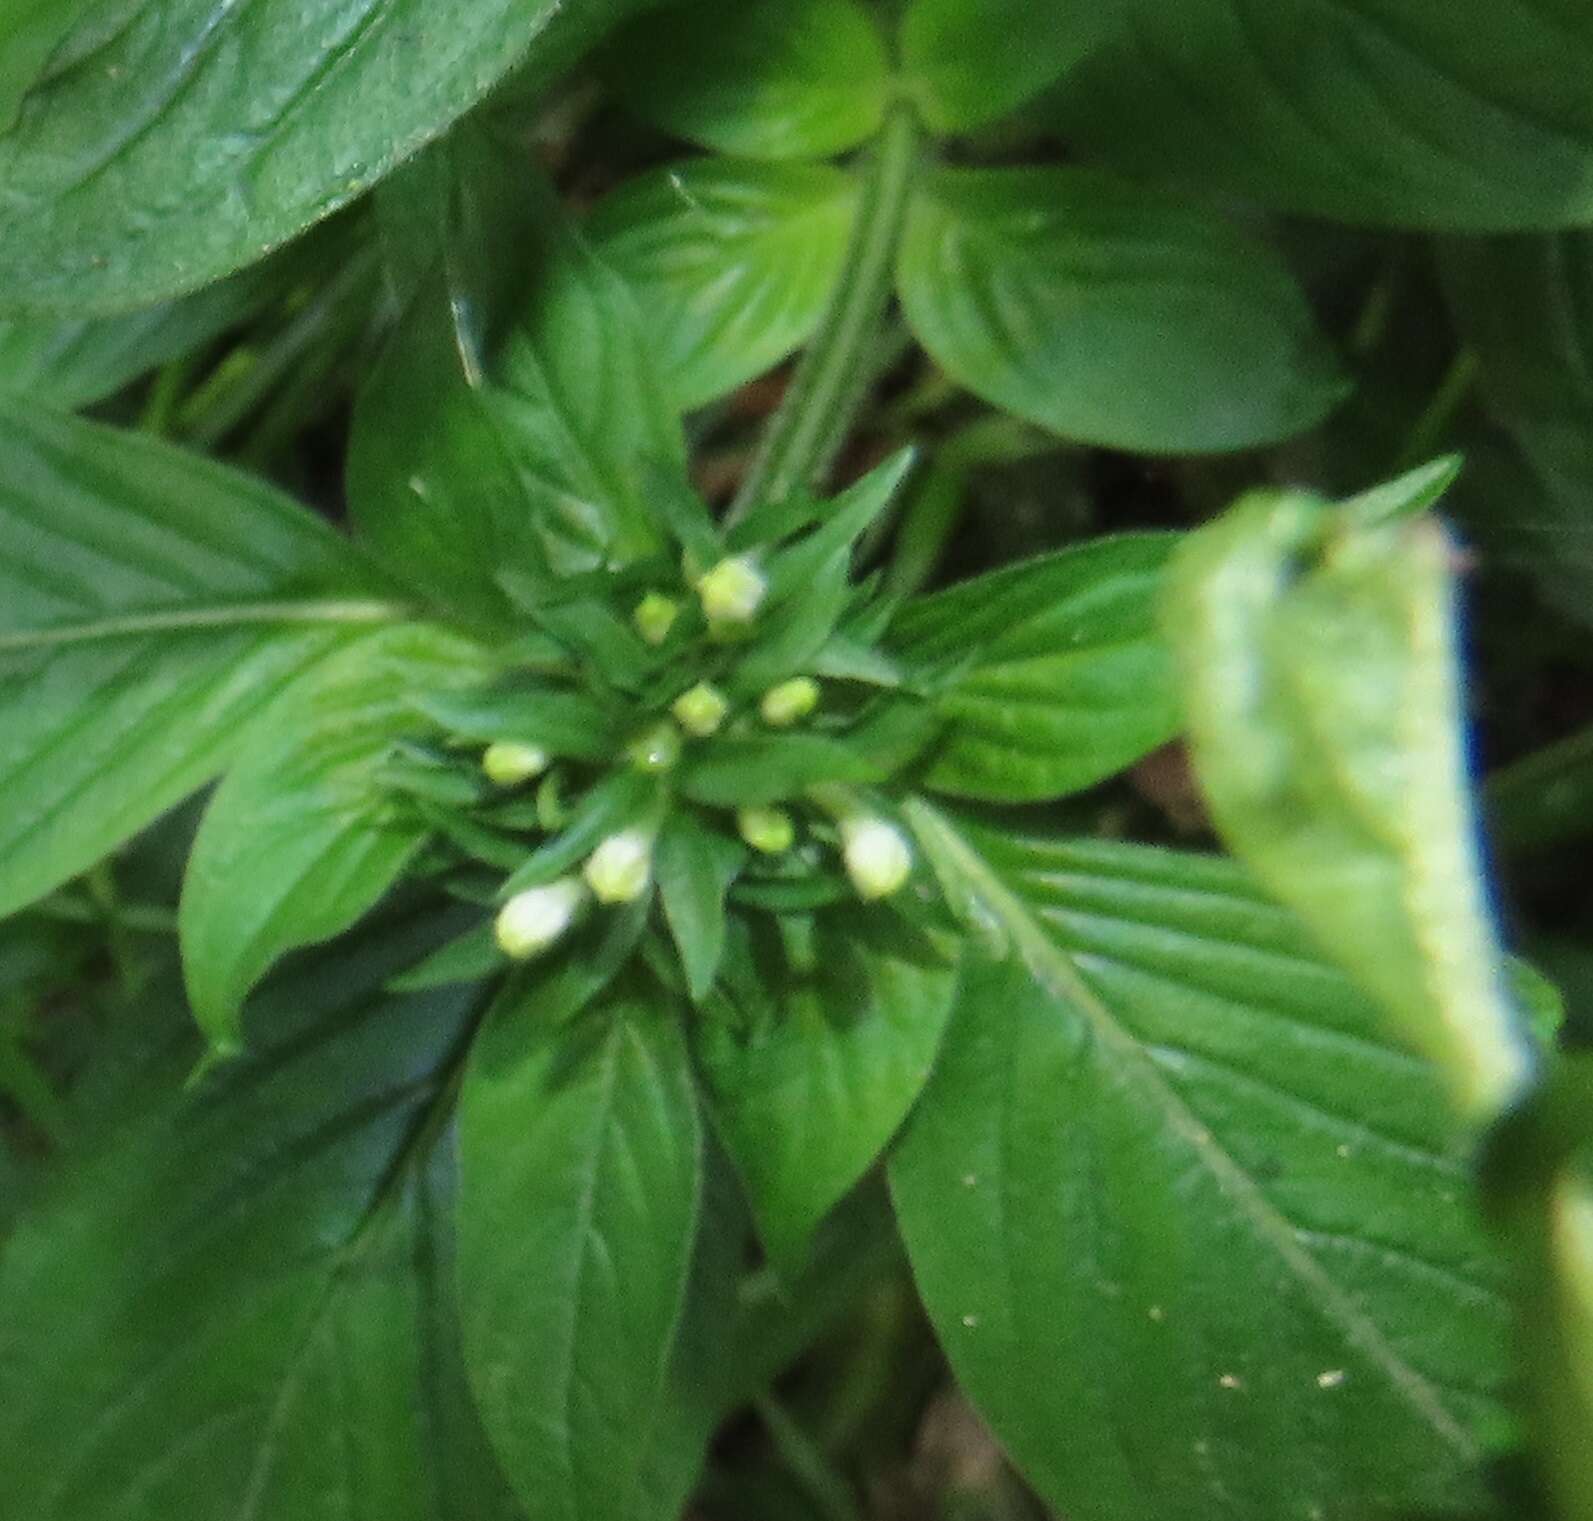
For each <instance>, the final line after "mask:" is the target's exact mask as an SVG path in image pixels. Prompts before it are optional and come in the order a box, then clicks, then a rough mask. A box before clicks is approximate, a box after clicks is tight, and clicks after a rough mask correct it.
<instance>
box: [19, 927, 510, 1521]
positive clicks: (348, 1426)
mask: <svg viewBox="0 0 1593 1521" xmlns="http://www.w3.org/2000/svg"><path fill="white" fill-rule="evenodd" d="M439 931H442V932H446V927H445V925H444V924H439V923H438V916H437V914H436V911H435V909H429V910H427V911H425V912H424V913H421V914H418V915H416V916H414V918H413V919H411V920H410V921H409V922H408V923H399V924H389V925H387V926H385V927H384V928H383V929H382V930H381V931H380V932H379V933H376V934H370V935H365V936H363V937H356V938H355V939H353V940H350V941H345V942H344V943H343V944H342V945H340V947H339V950H338V952H337V954H336V955H335V956H332V957H321V958H318V959H315V960H313V961H311V962H310V963H307V964H306V965H305V966H304V967H303V968H302V969H301V970H300V971H299V972H297V973H296V974H295V975H294V976H292V977H291V978H287V979H284V980H281V981H279V982H277V983H276V984H275V985H274V988H273V990H272V991H271V992H270V993H269V994H267V995H265V996H264V997H263V998H262V1013H263V1015H264V1016H265V1017H263V1019H262V1028H263V1030H264V1031H266V1032H267V1038H266V1040H265V1042H264V1047H263V1049H262V1050H261V1051H260V1053H259V1055H258V1057H255V1058H245V1059H244V1060H243V1061H241V1062H239V1063H237V1064H235V1065H233V1066H231V1067H228V1068H227V1069H226V1070H225V1072H224V1073H221V1074H216V1075H213V1076H212V1077H211V1078H209V1079H208V1080H207V1081H206V1082H205V1083H204V1085H203V1088H202V1089H201V1091H200V1092H198V1093H184V1092H182V1091H181V1090H180V1089H179V1088H178V1086H177V1085H176V1084H174V1083H173V1082H171V1080H170V1076H169V1072H166V1071H164V1069H163V1072H162V1073H161V1074H159V1075H157V1076H156V1077H155V1078H154V1079H153V1080H149V1081H142V1082H141V1083H140V1086H139V1087H138V1089H137V1094H136V1103H134V1104H133V1105H131V1107H132V1111H133V1117H132V1118H131V1119H130V1120H128V1121H126V1122H125V1123H123V1124H121V1125H120V1126H119V1127H117V1128H116V1129H114V1130H112V1131H111V1133H110V1135H109V1137H108V1139H107V1144H105V1145H103V1146H101V1147H99V1148H98V1149H97V1150H95V1151H94V1152H92V1153H90V1154H88V1155H87V1156H80V1158H79V1159H78V1161H76V1162H75V1163H74V1164H73V1165H71V1166H70V1167H69V1168H68V1169H67V1172H66V1175H65V1176H64V1177H63V1178H61V1179H60V1181H59V1183H58V1185H57V1187H56V1188H55V1190H54V1191H53V1192H52V1193H51V1194H49V1195H47V1196H46V1198H45V1200H44V1202H43V1203H42V1204H41V1205H40V1206H39V1207H38V1208H37V1209H36V1210H35V1211H33V1212H32V1213H31V1214H30V1215H29V1216H28V1217H26V1218H25V1219H24V1221H23V1223H22V1224H21V1226H20V1228H19V1229H18V1230H17V1231H16V1233H15V1234H14V1235H12V1236H11V1237H10V1238H9V1239H8V1240H7V1243H6V1252H5V1258H4V1267H3V1271H0V1293H3V1295H4V1300H5V1304H6V1314H5V1316H4V1317H3V1318H0V1463H3V1464H4V1471H5V1475H6V1492H7V1495H8V1497H9V1498H8V1501H7V1504H8V1506H9V1507H13V1508H15V1509H16V1510H17V1512H18V1513H19V1514H22V1515H26V1516H29V1517H33V1518H37V1521H155V1518H157V1517H217V1516H242V1515H252V1516H255V1517H257V1518H259V1521H347V1518H349V1517H350V1516H360V1517H376V1516H380V1517H384V1518H388V1521H437V1518H438V1517H441V1516H469V1517H471V1518H473V1521H474V1518H480V1521H513V1518H514V1517H516V1516H517V1515H518V1514H519V1511H518V1509H517V1507H516V1506H515V1505H514V1503H513V1501H512V1499H511V1497H510V1494H509V1491H508V1489H507V1486H506V1485H505V1483H504V1481H503V1479H502V1478H501V1476H500V1475H499V1473H498V1471H497V1469H496V1466H495V1464H494V1462H493V1459H492V1457H491V1454H490V1451H489V1449H488V1448H487V1444H486V1441H485V1438H484V1435H483V1434H482V1432H481V1429H480V1426H479V1423H478V1421H477V1419H476V1416H475V1414H474V1412H473V1410H472V1407H471V1402H470V1396H469V1392H468V1389H467V1387H466V1383H465V1378H464V1373H463V1369H462V1367H461V1362H460V1354H459V1349H458V1330H457V1323H456V1310H455V1305H454V1294H453V1286H452V1285H453V1273H452V1252H453V1244H452V1229H451V1223H452V1218H453V1207H454V1206H453V1186H454V1185H453V1174H454V1163H453V1154H452V1146H451V1143H450V1138H449V1136H448V1133H447V1129H446V1120H447V1105H446V1095H447V1092H448V1085H447V1075H448V1069H449V1067H450V1064H451V1063H452V1062H453V1060H454V1052H455V1050H456V1048H457V1046H458V1043H459V1041H460V1040H461V1038H462V1036H463V1035H464V1034H465V1033H466V1032H467V1030H468V1023H469V1013H470V998H469V995H468V994H465V993H461V992H458V991H455V992H450V993H446V994H440V995H439V994H432V995H428V996H425V997H419V998H394V997H391V996H388V995H383V994H379V993H377V992H375V991H374V990H375V988H376V987H378V986H379V984H380V982H381V979H382V978H383V977H384V976H385V975H386V974H387V973H389V972H391V971H392V970H394V969H395V968H396V967H398V966H401V965H404V964H405V962H406V961H412V960H413V959H414V958H415V957H416V956H417V955H419V954H421V953H422V952H423V951H424V950H425V949H426V948H427V946H428V945H429V944H434V943H435V940H436V937H437V934H438V933H439ZM121 1097H122V1098H123V1099H130V1098H132V1095H125V1094H124V1095H121Z"/></svg>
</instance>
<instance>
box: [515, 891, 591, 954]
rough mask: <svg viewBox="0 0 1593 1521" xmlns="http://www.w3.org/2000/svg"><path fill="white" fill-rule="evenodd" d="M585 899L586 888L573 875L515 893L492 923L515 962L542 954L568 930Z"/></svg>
mask: <svg viewBox="0 0 1593 1521" xmlns="http://www.w3.org/2000/svg"><path fill="white" fill-rule="evenodd" d="M585 901H586V888H585V887H583V886H582V885H581V883H580V882H578V881H577V880H576V879H575V878H574V877H561V878H560V879H559V880H558V881H557V882H550V883H548V884H547V886H546V887H532V888H528V889H527V890H526V891H525V892H523V893H516V894H515V895H514V897H512V898H510V899H509V901H508V902H507V903H505V904H504V905H503V907H502V908H501V909H500V910H499V911H498V919H497V923H496V924H495V925H494V926H493V932H494V934H496V936H497V939H498V944H499V946H500V947H501V948H502V950H503V953H504V954H505V955H506V956H512V957H513V958H514V959H515V960H516V961H525V960H527V959H529V958H530V957H532V956H536V955H539V954H540V953H541V952H543V951H545V950H546V949H547V948H548V947H549V946H550V945H552V944H553V942H554V941H555V940H557V939H558V938H559V937H560V936H561V935H562V934H564V932H565V931H566V930H567V929H569V927H570V925H571V924H572V923H573V922H574V919H575V916H576V914H578V913H579V912H580V910H581V905H582V904H583V903H584V902H585Z"/></svg>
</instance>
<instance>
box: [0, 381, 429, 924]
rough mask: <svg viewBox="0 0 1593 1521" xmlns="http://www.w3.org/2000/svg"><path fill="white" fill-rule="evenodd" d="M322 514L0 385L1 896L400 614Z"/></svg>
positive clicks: (92, 851) (23, 893)
mask: <svg viewBox="0 0 1593 1521" xmlns="http://www.w3.org/2000/svg"><path fill="white" fill-rule="evenodd" d="M385 590H386V588H385V583H383V582H381V581H380V580H378V579H377V578H376V577H374V576H373V574H372V573H371V572H370V571H369V570H368V569H367V567H366V566H365V565H364V564H363V563H362V561H361V560H360V558H359V557H358V556H357V555H356V554H355V553H354V551H353V550H352V549H351V548H350V546H349V545H348V544H347V543H346V542H345V541H343V540H341V539H340V538H339V537H338V536H337V535H336V534H335V533H334V532H333V531H332V530H331V529H330V528H328V527H327V526H326V524H324V523H323V522H321V521H319V520H318V519H316V518H313V517H311V516H310V514H309V513H307V512H304V511H303V510H302V509H300V508H298V507H296V506H295V505H294V504H293V503H292V502H290V501H288V500H287V499H286V498H284V497H282V496H279V495H278V494H277V493H276V492H274V491H271V490H269V489H268V488H266V487H265V486H262V485H260V484H259V483H257V482H255V481H251V480H249V479H248V478H247V477H245V476H241V475H239V474H237V473H235V472H233V471H230V470H227V469H225V468H223V467H222V466H220V465H216V464H212V463H210V462H207V461H205V460H201V459H199V458H196V457H194V456H191V455H188V454H185V453H183V452H181V451H180V450H176V449H173V448H170V447H168V446H166V445H163V444H160V443H157V442H156V441H154V440H153V439H150V438H146V437H140V436H137V435H133V434H125V433H118V432H115V431H113V430H111V429H107V428H102V427H97V426H94V425H92V424H89V423H83V422H77V421H73V420H70V419H66V418H61V417H56V416H52V415H49V414H46V413H43V412H40V411H36V410H34V409H32V408H28V407H24V406H23V405H22V404H21V403H18V402H7V403H4V404H3V405H0V711H3V712H4V714H5V722H4V725H3V726H0V792H3V794H4V797H5V807H4V809H3V810H0V914H5V913H10V912H12V911H14V910H15V909H17V908H19V907H21V906H22V905H24V904H26V903H29V902H31V901H33V900H34V899H35V898H39V897H42V896H43V895H44V894H46V893H48V892H50V891H51V890H53V889H54V888H56V887H58V886H59V885H60V884H61V883H62V882H64V881H66V880H67V879H68V878H69V877H72V876H75V875H76V874H77V873H78V872H81V871H84V870H86V869H87V868H88V867H89V866H91V865H93V864H94V862H95V861H97V860H98V859H99V858H100V857H101V856H103V855H104V854H105V853H106V852H107V851H109V850H111V849H113V848H114V847H115V846H116V845H118V844H120V843H121V842H122V841H123V840H124V839H126V838H127V837H128V836H129V835H132V834H134V833H135V832H137V831H138V830H139V829H141V828H143V827H144V825H146V824H148V823H149V822H150V821H151V820H153V819H155V818H156V817H158V816H159V815H160V814H161V813H162V812H164V811H165V810H166V809H168V808H170V807H172V806H173V805H174V804H176V803H178V802H180V801H181V800H182V799H183V798H184V797H186V796H187V795H188V794H189V793H190V792H193V791H195V790H196V789H197V788H199V787H201V786H202V785H204V783H205V782H207V781H208V780H210V778H211V777H213V776H215V775H216V774H217V773H218V772H219V771H220V770H222V769H223V767H224V766H225V765H226V764H227V762H228V761H229V760H230V759H231V758H232V757H233V756H234V755H235V754H236V753H237V752H238V750H239V748H240V746H241V745H242V744H243V742H244V741H245V740H246V738H247V736H248V728H249V724H250V721H251V720H252V719H253V718H254V717H255V716H256V715H257V714H258V713H259V712H260V711H261V710H262V709H263V708H264V707H265V706H266V705H267V704H268V703H269V702H270V701H271V700H272V699H274V698H275V697H276V696H277V694H278V693H279V692H281V691H282V690H283V689H284V688H285V687H287V686H290V685H291V684H292V683H293V682H294V681H295V680H296V679H297V678H298V677H300V676H301V675H302V674H303V673H304V672H305V671H307V670H309V669H311V668H312V667H313V666H314V665H315V664H316V662H317V661H319V660H321V659H323V658H324V657H325V656H327V655H328V654H330V653H332V652H333V651H335V650H337V649H339V648H341V647H342V646H344V645H345V644H347V643H348V642H349V641H350V639H351V638H353V637H355V636H357V635H359V634H360V633H362V632H366V631H368V630H369V628H370V626H371V625H372V624H377V623H383V622H388V621H391V620H392V619H394V618H396V617H398V616H401V609H399V608H396V607H395V606H393V605H392V604H391V603H390V602H388V601H386V600H383V596H382V594H383V593H384V592H385Z"/></svg>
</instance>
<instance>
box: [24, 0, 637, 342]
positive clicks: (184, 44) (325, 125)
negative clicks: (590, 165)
mask: <svg viewBox="0 0 1593 1521" xmlns="http://www.w3.org/2000/svg"><path fill="white" fill-rule="evenodd" d="M634 8H635V6H634V4H633V3H630V0H566V3H564V4H554V3H549V0H535V3H531V4H525V3H522V0H485V3H482V0H399V3H397V4H385V5H379V4H375V3H372V0H358V3H356V4H352V5H350V4H345V3H342V0H263V3H255V4H251V5H235V4H227V3H222V0H136V3H133V4H131V5H123V6H120V7H119V8H118V9H117V11H116V13H115V14H114V15H113V16H110V17H106V16H104V15H102V16H100V17H96V18H94V19H95V22H96V24H95V25H93V26H89V25H85V26H83V27H82V28H80V29H79V31H78V33H77V34H76V36H75V38H74V43H75V44H76V45H75V46H73V47H71V48H69V49H68V50H67V52H66V54H65V55H64V56H61V57H58V58H57V60H56V64H55V67H54V77H53V78H52V79H51V80H50V81H49V83H48V85H47V86H46V87H45V88H42V89H39V90H36V91H35V92H34V93H33V94H32V95H31V96H30V98H29V99H28V100H27V102H26V103H25V105H24V108H23V110H22V112H21V114H20V118H19V120H18V122H17V125H16V126H15V127H14V128H13V130H12V131H11V132H9V133H8V134H6V135H4V136H3V137H0V310H3V309H6V308H11V309H23V310H26V309H34V310H52V309H53V310H58V311H64V312H69V313H70V315H72V316H74V317H77V316H81V315H84V314H87V313H100V312H111V311H119V310H128V309H130V308H132V307H135V306H141V305H145V304H147V303H149V302H152V301H156V300H160V299H163V298H165V297H168V296H173V295H176V294H179V293H180V292H182V291H186V290H192V289H195V288H197V287H199V286H201V285H204V284H206V283H208V282H209V281H211V280H213V279H215V278H217V277H218V276H221V275H224V274H228V273H230V272H231V271H233V270H235V269H237V268H239V267H241V266H242V265H244V264H249V263H252V262H253V261H254V260H255V259H257V258H259V257H260V255H261V254H262V253H265V252H267V251H268V250H269V249H271V248H273V247H275V246H276V245H277V244H279V243H282V242H284V241H286V240H287V239H288V238H290V237H292V236H293V235H294V234H295V233H298V232H300V231H302V230H303V229H304V228H306V227H308V226H310V225H311V224H312V223H314V222H316V221H319V220H320V219H321V218H322V217H324V216H326V215H327V214H328V213H330V212H331V211H333V210H335V209H336V208H337V207H339V206H341V205H343V204H345V203H346V202H348V201H350V200H353V199H354V198H355V197H356V196H358V195H360V194H362V193H363V192H364V191H366V190H368V189H369V188H370V187H371V186H372V185H373V184H375V183H376V182H377V181H378V180H380V179H381V178H382V177H383V176H384V175H385V174H387V173H388V172H389V171H391V170H392V169H393V168H394V167H395V166H396V165H397V164H399V163H400V162H401V161H402V160H403V159H405V158H406V157H408V156H409V155H410V154H412V153H414V152H415V151H416V150H417V149H418V148H420V147H421V146H422V145H423V144H424V143H426V142H427V141H428V140H430V139H431V138H433V137H436V136H437V135H438V134H439V133H441V132H442V131H443V129H444V128H446V127H447V126H448V125H449V124H450V123H451V122H453V121H454V120H455V119H456V118H457V117H459V116H461V115H463V114H464V112H465V111H466V110H468V109H469V108H470V107H471V106H473V105H475V104H476V102H477V101H478V100H480V99H481V97H482V96H483V95H485V94H486V93H487V91H488V90H489V89H491V88H492V86H493V85H495V84H496V83H497V82H498V81H499V80H500V79H501V78H502V77H503V76H504V75H505V74H506V73H508V71H509V70H510V69H512V68H514V67H515V66H517V65H520V64H522V63H524V64H525V65H526V66H527V67H528V68H530V69H531V70H533V71H535V72H536V73H537V74H539V75H541V76H543V77H547V76H549V75H551V74H552V73H553V72H555V71H556V70H558V69H560V68H562V67H564V66H566V65H567V64H568V63H569V62H571V61H572V60H573V59H574V58H575V57H577V56H578V55H579V53H580V51H581V50H582V49H583V48H585V47H587V46H589V45H590V44H591V43H592V42H593V41H595V40H596V38H597V37H598V36H599V35H600V34H601V32H602V31H603V30H604V29H605V28H606V27H608V26H610V25H612V24H613V23H614V22H615V21H617V20H618V19H620V18H621V17H622V16H623V15H625V14H627V13H628V12H630V11H632V10H633V9H634ZM101 10H102V12H103V11H104V7H101ZM107 19H108V20H109V21H110V24H109V25H106V24H103V23H104V22H105V21H106V20H107Z"/></svg>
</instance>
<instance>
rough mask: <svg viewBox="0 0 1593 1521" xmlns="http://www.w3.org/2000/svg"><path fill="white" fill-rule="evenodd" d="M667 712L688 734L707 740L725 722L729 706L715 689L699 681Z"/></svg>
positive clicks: (682, 694) (678, 698)
mask: <svg viewBox="0 0 1593 1521" xmlns="http://www.w3.org/2000/svg"><path fill="white" fill-rule="evenodd" d="M669 711H670V712H671V713H673V714H674V715H675V722H676V723H678V724H679V725H680V726H681V728H683V729H684V730H685V731H686V732H687V733H688V734H695V735H696V736H697V738H698V739H707V738H708V736H709V735H710V734H713V733H715V732H717V730H718V728H719V725H720V724H722V723H723V722H724V721H725V714H727V713H728V712H729V711H730V704H729V703H728V702H726V701H725V698H724V694H723V693H722V692H720V691H719V689H718V688H717V687H712V686H709V685H708V683H707V682H706V681H699V682H698V683H697V685H696V686H694V687H693V688H692V689H691V690H690V691H689V692H682V693H681V694H680V696H679V697H677V698H676V699H675V701H674V705H673V706H672V707H671V708H670V710H669Z"/></svg>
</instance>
